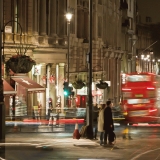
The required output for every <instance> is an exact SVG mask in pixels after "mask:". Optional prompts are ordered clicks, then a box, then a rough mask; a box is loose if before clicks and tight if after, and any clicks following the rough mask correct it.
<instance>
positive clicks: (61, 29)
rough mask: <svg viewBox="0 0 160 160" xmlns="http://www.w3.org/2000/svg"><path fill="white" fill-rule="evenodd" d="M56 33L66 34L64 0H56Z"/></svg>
mask: <svg viewBox="0 0 160 160" xmlns="http://www.w3.org/2000/svg"><path fill="white" fill-rule="evenodd" d="M58 8H59V10H58V35H60V36H64V35H66V33H67V32H66V25H67V20H66V18H65V13H66V9H67V7H66V1H65V0H61V1H58Z"/></svg>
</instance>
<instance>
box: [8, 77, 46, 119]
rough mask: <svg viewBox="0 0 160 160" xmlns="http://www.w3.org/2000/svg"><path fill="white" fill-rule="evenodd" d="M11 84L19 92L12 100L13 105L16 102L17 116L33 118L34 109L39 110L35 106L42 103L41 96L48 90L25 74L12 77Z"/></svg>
mask: <svg viewBox="0 0 160 160" xmlns="http://www.w3.org/2000/svg"><path fill="white" fill-rule="evenodd" d="M10 84H11V86H12V87H13V88H14V89H15V90H16V91H17V94H16V96H13V97H12V100H11V103H13V102H15V116H27V117H28V118H31V117H32V116H33V112H34V108H37V107H34V106H38V105H40V103H42V102H40V99H42V98H41V97H40V94H45V90H46V89H45V88H44V87H43V86H41V85H40V84H38V83H37V82H35V81H34V80H32V79H30V78H29V77H28V76H26V75H25V74H18V75H15V76H11V79H10ZM43 97H45V96H43ZM44 104H45V103H43V106H45V105H44ZM41 105H42V104H41Z"/></svg>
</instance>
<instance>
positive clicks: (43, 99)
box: [37, 64, 46, 118]
mask: <svg viewBox="0 0 160 160" xmlns="http://www.w3.org/2000/svg"><path fill="white" fill-rule="evenodd" d="M44 75H46V65H45V64H44V65H42V66H41V75H40V76H39V83H40V85H41V86H43V87H46V84H44V83H43V81H42V77H43V76H44ZM37 95H38V101H40V103H41V106H42V109H41V116H42V117H43V118H44V117H45V116H46V93H38V94H37Z"/></svg>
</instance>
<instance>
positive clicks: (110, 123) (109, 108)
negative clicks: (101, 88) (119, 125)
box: [103, 100, 114, 145]
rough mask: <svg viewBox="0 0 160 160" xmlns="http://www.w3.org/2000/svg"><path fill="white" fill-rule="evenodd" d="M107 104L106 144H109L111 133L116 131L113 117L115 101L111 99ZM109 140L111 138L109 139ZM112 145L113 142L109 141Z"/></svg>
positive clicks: (105, 119)
mask: <svg viewBox="0 0 160 160" xmlns="http://www.w3.org/2000/svg"><path fill="white" fill-rule="evenodd" d="M106 104H107V106H106V107H105V109H104V127H103V129H104V131H105V133H104V144H107V139H109V135H111V133H112V132H113V131H114V125H113V118H112V107H113V103H112V102H111V101H110V100H109V101H107V103H106ZM108 141H109V140H108ZM109 144H110V145H112V144H113V143H112V142H109Z"/></svg>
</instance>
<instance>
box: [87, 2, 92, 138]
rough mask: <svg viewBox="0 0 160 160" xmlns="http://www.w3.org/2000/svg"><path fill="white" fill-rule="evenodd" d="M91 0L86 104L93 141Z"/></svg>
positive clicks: (88, 131) (90, 5)
mask: <svg viewBox="0 0 160 160" xmlns="http://www.w3.org/2000/svg"><path fill="white" fill-rule="evenodd" d="M92 4H93V2H92V0H89V30H90V31H89V53H88V58H87V59H88V72H89V74H88V75H89V76H88V77H89V79H88V104H87V138H89V139H93V119H92V17H93V16H92V7H93V5H92Z"/></svg>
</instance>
